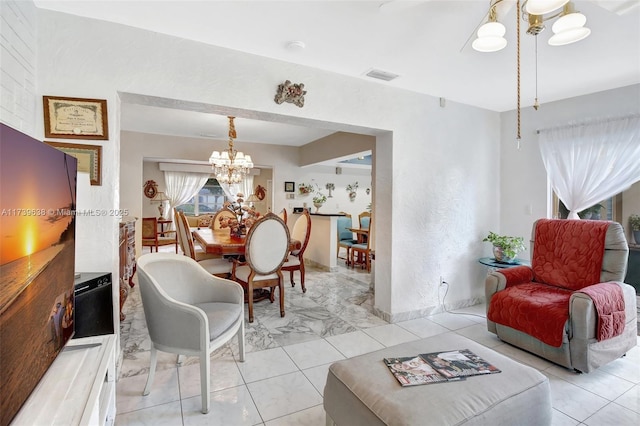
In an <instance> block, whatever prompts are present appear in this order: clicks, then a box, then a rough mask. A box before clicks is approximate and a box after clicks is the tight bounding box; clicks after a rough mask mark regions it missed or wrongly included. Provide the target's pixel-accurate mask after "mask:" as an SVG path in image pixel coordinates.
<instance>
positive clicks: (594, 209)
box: [578, 204, 604, 220]
mask: <svg viewBox="0 0 640 426" xmlns="http://www.w3.org/2000/svg"><path fill="white" fill-rule="evenodd" d="M602 209H604V206H603V205H602V204H595V205H593V206H591V207H589V208H587V209H584V210H582V211H581V212H578V216H579V217H580V219H591V220H600V212H601V210H602Z"/></svg>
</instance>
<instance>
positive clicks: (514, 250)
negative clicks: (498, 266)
mask: <svg viewBox="0 0 640 426" xmlns="http://www.w3.org/2000/svg"><path fill="white" fill-rule="evenodd" d="M482 241H488V242H490V243H491V244H493V256H494V257H495V258H496V261H498V262H503V263H513V261H514V260H515V258H516V257H517V256H518V253H520V252H521V251H524V250H525V246H524V238H522V237H509V236H507V235H498V234H496V233H495V232H489V235H487V236H486V237H485V238H484V240H482Z"/></svg>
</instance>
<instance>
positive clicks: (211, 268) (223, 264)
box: [176, 212, 233, 278]
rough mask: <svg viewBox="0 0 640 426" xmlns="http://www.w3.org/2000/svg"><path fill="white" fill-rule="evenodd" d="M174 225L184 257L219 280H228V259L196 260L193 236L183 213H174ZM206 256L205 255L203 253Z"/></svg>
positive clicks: (229, 263)
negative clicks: (196, 263)
mask: <svg viewBox="0 0 640 426" xmlns="http://www.w3.org/2000/svg"><path fill="white" fill-rule="evenodd" d="M176 225H177V227H178V235H179V236H180V240H181V244H182V251H183V252H184V254H185V256H188V257H190V258H192V259H193V260H195V261H196V262H198V265H200V266H201V267H202V268H204V269H205V270H206V271H207V272H209V273H210V274H212V275H216V276H218V277H221V278H228V277H229V274H230V273H231V268H232V266H233V265H232V263H231V261H230V260H229V259H224V258H222V257H215V258H211V257H208V258H206V257H203V258H202V259H198V257H197V255H196V251H195V248H194V247H195V245H194V243H193V234H191V229H190V228H189V222H188V221H187V217H186V216H185V214H184V213H183V212H177V213H176ZM205 254H206V253H205Z"/></svg>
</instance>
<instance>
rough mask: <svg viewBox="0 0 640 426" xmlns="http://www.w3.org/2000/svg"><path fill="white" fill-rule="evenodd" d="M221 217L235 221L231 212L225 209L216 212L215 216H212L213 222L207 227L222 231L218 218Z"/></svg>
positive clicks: (234, 216)
mask: <svg viewBox="0 0 640 426" xmlns="http://www.w3.org/2000/svg"><path fill="white" fill-rule="evenodd" d="M223 217H228V218H232V219H235V218H236V215H235V214H233V212H232V211H231V210H227V209H222V210H218V211H217V212H216V214H215V216H213V220H212V221H211V225H210V226H209V227H210V228H211V229H222V227H221V226H220V218H223Z"/></svg>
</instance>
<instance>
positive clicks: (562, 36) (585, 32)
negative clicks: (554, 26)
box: [549, 27, 591, 46]
mask: <svg viewBox="0 0 640 426" xmlns="http://www.w3.org/2000/svg"><path fill="white" fill-rule="evenodd" d="M589 34H591V30H590V29H589V28H584V27H580V28H572V29H569V30H566V31H562V32H560V33H557V34H554V35H553V37H551V38H550V39H549V45H551V46H564V45H566V44H571V43H575V42H577V41H580V40H583V39H585V38H587V37H589Z"/></svg>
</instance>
